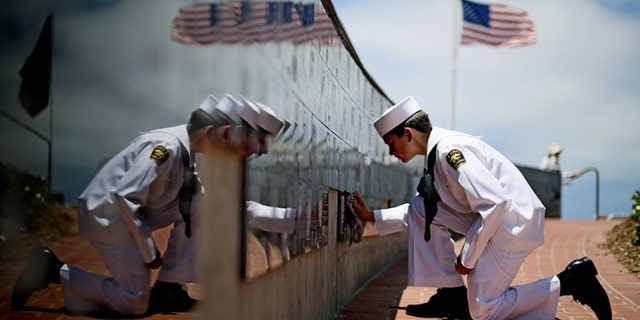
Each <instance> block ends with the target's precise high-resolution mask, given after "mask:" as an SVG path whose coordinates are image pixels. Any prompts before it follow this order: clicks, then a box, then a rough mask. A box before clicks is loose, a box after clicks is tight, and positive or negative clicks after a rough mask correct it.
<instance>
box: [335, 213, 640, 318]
mask: <svg viewBox="0 0 640 320" xmlns="http://www.w3.org/2000/svg"><path fill="white" fill-rule="evenodd" d="M619 222H620V220H613V221H606V220H598V221H583V220H579V221H574V220H558V219H547V221H546V224H545V245H544V246H542V247H540V248H538V249H537V250H536V251H534V252H533V254H531V256H529V257H528V258H527V260H526V261H525V263H524V265H523V266H522V268H521V269H520V272H519V274H518V277H517V278H516V280H515V282H514V284H521V283H529V282H533V281H535V280H538V279H540V278H544V277H547V276H550V275H553V274H556V273H558V272H560V271H562V269H564V267H565V266H566V265H567V263H568V262H569V261H571V260H573V259H575V258H579V257H582V256H585V255H586V256H589V257H591V258H592V259H593V261H594V262H595V264H596V266H597V268H598V271H599V274H600V275H599V276H598V279H599V280H600V282H601V283H602V285H603V286H604V288H605V290H606V291H607V293H608V294H609V299H610V300H611V305H612V309H613V319H640V279H638V278H637V277H635V276H634V275H632V274H629V273H628V272H627V270H626V269H625V268H624V267H623V266H622V265H620V264H619V263H618V262H617V261H616V260H615V258H614V257H613V255H611V254H610V253H609V252H608V251H607V250H605V249H601V248H600V247H599V244H601V243H603V242H604V241H605V238H604V237H605V234H606V232H607V231H609V230H611V228H613V227H614V226H615V225H616V224H618V223H619ZM460 246H461V243H460V242H459V243H458V244H457V246H456V249H457V250H459V249H460ZM406 268H407V260H406V258H404V259H401V260H400V261H398V262H397V263H396V264H395V265H393V266H392V267H391V268H390V269H389V270H387V271H385V273H383V274H382V275H381V276H380V277H378V278H377V279H375V280H374V281H372V282H371V283H370V284H369V285H368V286H367V287H366V288H365V289H363V291H362V292H360V294H358V296H357V297H356V298H354V299H353V301H352V302H351V303H350V304H349V305H347V306H346V307H345V309H344V310H343V311H342V312H341V313H340V314H339V315H338V316H337V317H336V319H341V320H342V319H348V320H360V319H362V320H364V319H367V320H388V319H396V320H405V319H416V318H414V317H411V316H408V315H406V313H405V311H404V308H405V307H406V306H407V305H408V304H416V303H424V302H426V301H428V300H429V297H430V296H431V295H432V294H434V293H435V289H432V288H421V287H407V285H406V284H407V282H406ZM556 319H560V320H569V319H595V316H594V315H593V313H592V312H591V310H590V309H589V308H588V307H586V306H583V305H581V304H579V303H576V302H571V298H570V297H566V296H563V297H561V298H560V304H559V306H558V311H557V314H556Z"/></svg>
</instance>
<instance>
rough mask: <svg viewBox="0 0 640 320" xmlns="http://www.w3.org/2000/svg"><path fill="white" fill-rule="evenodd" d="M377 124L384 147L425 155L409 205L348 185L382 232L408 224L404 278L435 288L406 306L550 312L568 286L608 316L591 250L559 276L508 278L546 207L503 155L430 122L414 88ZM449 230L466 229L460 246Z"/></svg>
mask: <svg viewBox="0 0 640 320" xmlns="http://www.w3.org/2000/svg"><path fill="white" fill-rule="evenodd" d="M374 126H375V128H376V130H377V131H378V133H379V134H380V136H381V137H382V138H383V140H384V141H385V143H386V144H387V145H388V146H389V153H390V154H391V155H393V156H396V157H397V158H398V159H400V160H401V161H402V162H405V163H406V162H408V161H409V160H411V159H412V158H413V157H415V156H417V155H422V156H425V160H426V161H425V176H424V177H423V180H422V181H421V184H420V186H419V187H418V189H419V190H418V191H419V194H420V195H419V196H416V197H414V198H413V199H412V200H411V202H410V203H409V204H404V205H401V206H398V207H395V208H390V209H382V210H374V211H370V210H369V208H368V207H367V205H366V202H365V200H364V198H363V196H362V195H360V194H358V193H355V194H354V195H355V198H356V201H355V202H354V203H353V206H354V209H355V210H356V212H357V213H358V215H359V216H360V217H361V218H362V219H363V220H366V221H375V222H376V225H377V228H378V231H379V233H380V234H382V235H384V234H389V233H392V232H396V231H400V230H403V229H408V235H409V285H412V286H428V287H437V288H439V289H438V291H437V293H436V294H435V295H434V296H432V297H431V299H430V301H429V302H427V303H425V304H421V305H409V306H408V307H407V313H408V314H412V315H415V316H420V317H453V318H470V317H472V318H473V319H554V317H555V314H556V309H557V304H558V299H559V296H560V295H567V294H570V295H573V297H574V299H575V300H577V301H579V302H581V303H583V304H587V305H589V306H590V307H591V308H592V309H593V311H594V312H595V313H596V315H597V316H598V318H599V319H611V306H610V304H609V300H608V297H607V295H606V292H605V291H604V289H603V288H602V286H601V285H600V283H599V282H598V280H597V279H596V277H595V275H596V274H597V271H596V268H595V266H594V264H593V262H592V261H591V260H590V259H589V258H588V257H584V258H581V259H576V260H574V261H572V262H571V263H570V264H569V265H568V266H567V268H566V269H565V270H564V271H562V272H561V273H560V274H558V275H556V276H551V277H548V278H545V279H541V280H539V281H536V282H534V283H531V284H526V285H517V286H512V285H511V283H512V282H513V279H514V278H515V276H516V273H517V271H518V269H519V268H520V266H521V265H522V263H523V262H524V259H525V258H526V257H527V256H528V255H529V254H530V253H531V252H532V251H533V250H534V249H535V248H537V247H539V246H541V245H542V244H543V229H544V213H545V208H544V206H543V205H542V203H541V202H540V201H539V200H538V198H537V197H536V195H535V193H534V192H533V190H532V189H531V188H530V186H529V185H528V183H527V181H526V180H525V179H524V177H523V176H522V174H521V173H520V171H519V170H518V169H517V168H516V167H515V165H513V164H512V163H511V162H510V161H509V160H508V159H506V158H505V157H504V156H503V155H502V154H500V153H499V152H497V151H496V150H495V149H493V148H492V147H491V146H489V145H487V144H486V143H484V142H483V141H482V140H480V139H479V138H478V137H473V136H470V135H467V134H464V133H460V132H456V131H450V130H445V129H442V128H438V127H432V125H431V123H430V121H429V117H428V115H427V114H426V113H424V112H423V111H422V109H421V108H420V106H419V105H418V103H417V102H416V101H415V99H413V97H407V98H405V99H404V100H402V101H401V102H400V103H398V104H397V105H394V106H393V107H391V108H389V109H387V110H386V111H385V112H384V114H383V115H382V116H381V117H380V118H378V119H377V120H376V121H375V122H374ZM448 229H451V230H453V231H455V232H457V233H460V234H463V235H465V240H464V241H465V242H464V245H463V247H462V251H461V252H460V253H459V255H456V253H455V252H454V243H453V240H452V239H451V235H450V233H449V232H448ZM463 275H468V277H467V283H468V290H466V289H465V287H464V282H463V279H462V276H463ZM465 293H466V294H465ZM467 300H468V301H467ZM467 305H468V309H467V308H466V307H467ZM467 310H468V313H467ZM469 313H470V314H469Z"/></svg>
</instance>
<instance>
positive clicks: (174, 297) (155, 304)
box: [149, 281, 198, 313]
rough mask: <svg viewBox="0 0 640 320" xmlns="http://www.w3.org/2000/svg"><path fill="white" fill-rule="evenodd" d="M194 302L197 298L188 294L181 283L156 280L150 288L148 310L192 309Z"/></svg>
mask: <svg viewBox="0 0 640 320" xmlns="http://www.w3.org/2000/svg"><path fill="white" fill-rule="evenodd" d="M196 303H198V300H196V299H193V298H191V297H190V296H189V292H188V291H187V289H186V287H185V286H184V285H183V284H179V283H173V282H164V281H156V283H155V284H154V285H153V288H151V296H150V298H149V312H150V313H158V312H159V313H172V312H187V311H190V310H191V309H193V307H194V306H195V305H196Z"/></svg>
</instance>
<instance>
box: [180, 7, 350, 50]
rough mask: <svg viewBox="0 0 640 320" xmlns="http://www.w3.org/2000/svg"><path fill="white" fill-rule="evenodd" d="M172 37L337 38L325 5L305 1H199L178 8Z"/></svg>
mask: <svg viewBox="0 0 640 320" xmlns="http://www.w3.org/2000/svg"><path fill="white" fill-rule="evenodd" d="M171 39H172V40H174V41H177V42H180V43H184V44H189V45H193V44H197V45H207V44H214V43H225V44H231V43H255V42H258V43H259V42H266V41H291V42H293V43H296V44H300V43H307V42H311V43H313V44H322V45H337V44H338V43H340V38H339V37H338V34H337V32H336V31H335V29H334V27H333V22H332V21H331V18H329V16H328V15H327V14H326V12H325V11H324V8H323V7H322V6H321V5H320V6H316V5H315V4H314V3H309V2H308V1H307V2H305V3H303V2H297V3H296V2H291V1H237V0H231V1H227V2H217V3H198V4H194V5H189V6H186V7H183V8H181V9H180V11H179V13H178V15H177V16H176V17H175V18H174V19H173V24H172V25H171Z"/></svg>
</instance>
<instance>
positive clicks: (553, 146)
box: [547, 142, 562, 155]
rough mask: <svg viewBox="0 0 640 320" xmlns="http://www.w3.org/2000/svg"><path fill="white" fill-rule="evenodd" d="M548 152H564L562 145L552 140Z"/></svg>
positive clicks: (552, 153) (550, 153) (551, 153)
mask: <svg viewBox="0 0 640 320" xmlns="http://www.w3.org/2000/svg"><path fill="white" fill-rule="evenodd" d="M547 152H548V153H549V155H554V154H559V153H560V152H562V147H561V146H559V145H558V144H557V143H555V142H552V143H551V144H550V145H549V148H548V149H547Z"/></svg>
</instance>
